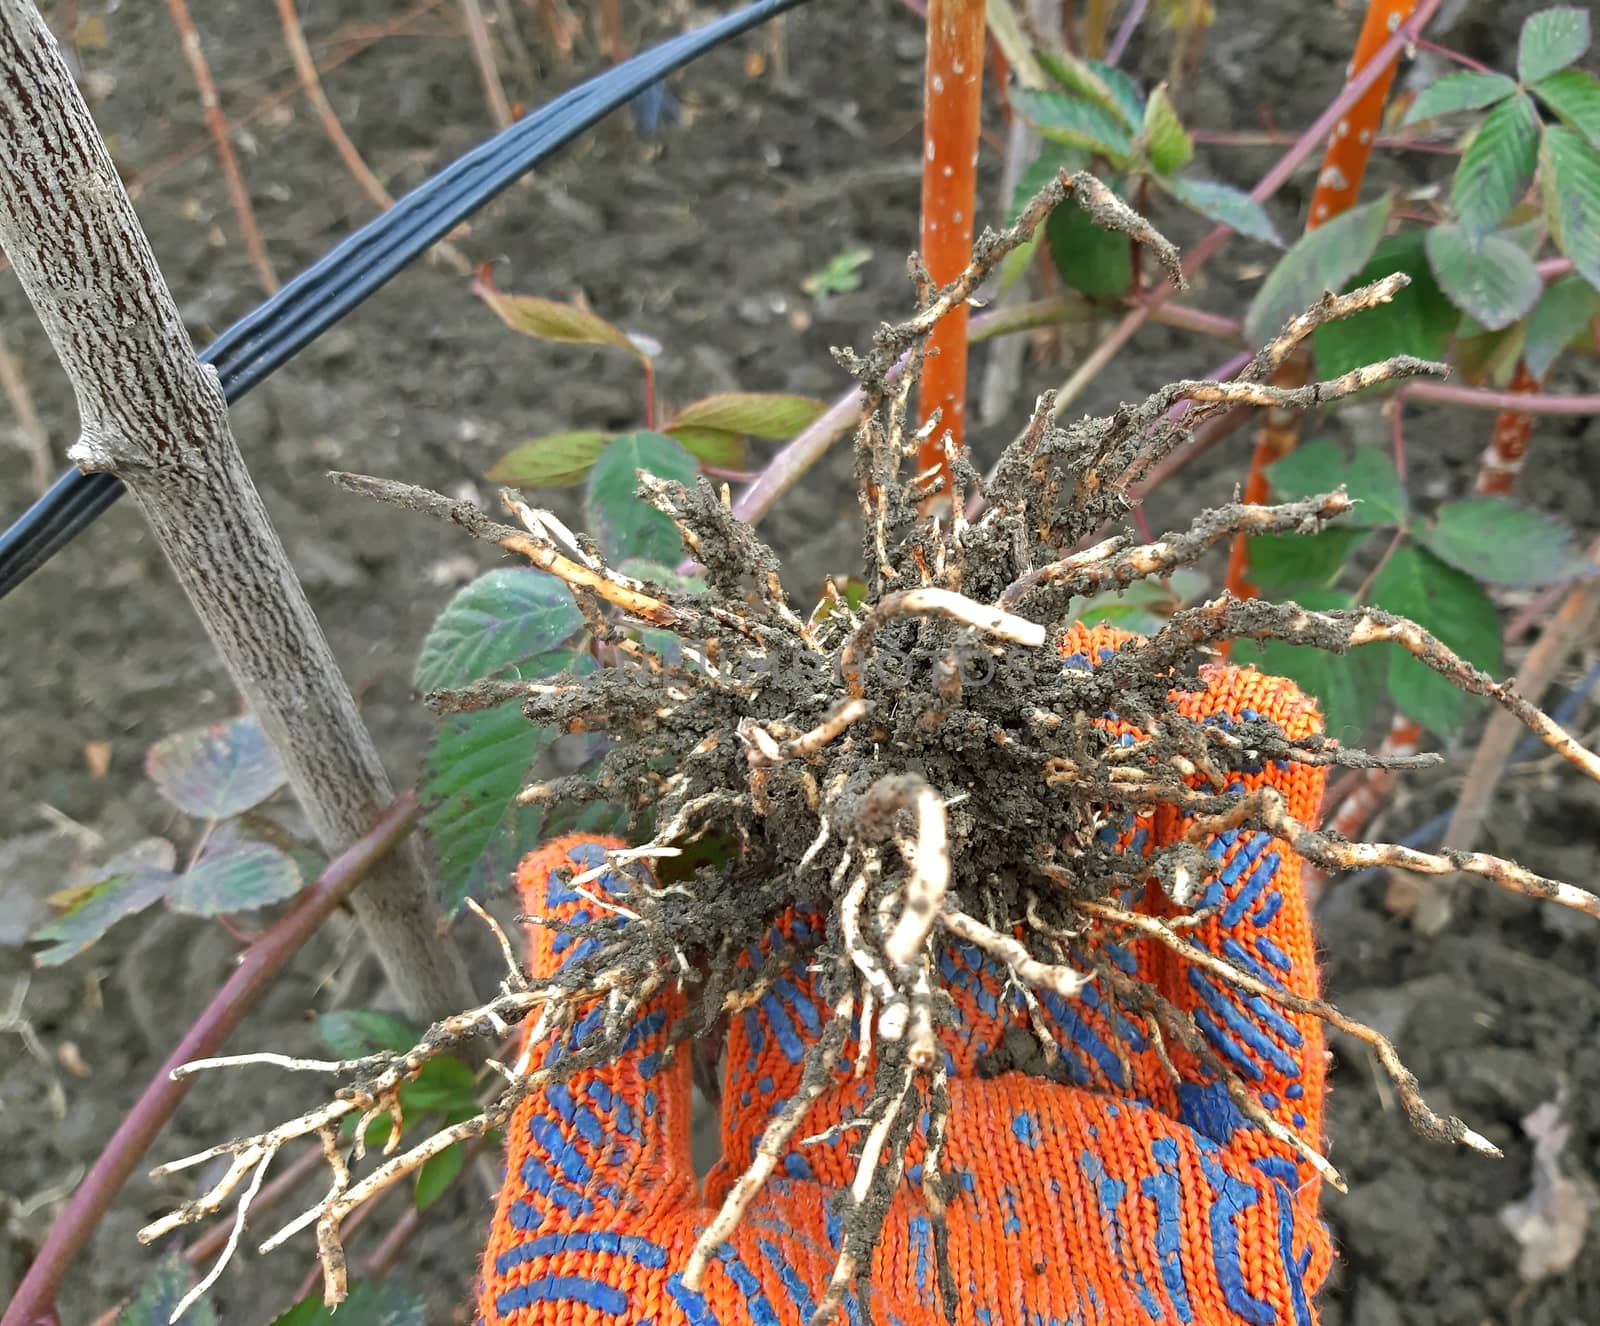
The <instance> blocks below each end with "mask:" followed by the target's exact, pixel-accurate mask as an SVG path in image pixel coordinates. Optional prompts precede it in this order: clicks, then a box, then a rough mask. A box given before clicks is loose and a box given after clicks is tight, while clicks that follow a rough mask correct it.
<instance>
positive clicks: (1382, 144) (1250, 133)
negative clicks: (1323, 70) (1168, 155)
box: [1189, 129, 1461, 157]
mask: <svg viewBox="0 0 1600 1326" xmlns="http://www.w3.org/2000/svg"><path fill="white" fill-rule="evenodd" d="M1189 137H1190V138H1192V139H1194V141H1195V142H1197V143H1205V144H1206V145H1207V146H1209V147H1280V146H1282V145H1283V144H1284V143H1292V142H1294V141H1295V139H1296V138H1297V137H1298V135H1297V134H1294V133H1292V132H1290V131H1289V130H1287V129H1191V130H1189ZM1372 146H1373V147H1374V148H1375V149H1378V150H1382V151H1385V152H1429V153H1432V154H1434V155H1436V156H1450V157H1454V156H1460V155H1461V148H1460V145H1459V144H1458V143H1456V142H1455V141H1454V140H1446V139H1442V138H1406V137H1400V138H1374V139H1373V140H1372Z"/></svg>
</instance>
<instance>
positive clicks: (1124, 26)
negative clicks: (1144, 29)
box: [1106, 0, 1150, 65]
mask: <svg viewBox="0 0 1600 1326" xmlns="http://www.w3.org/2000/svg"><path fill="white" fill-rule="evenodd" d="M1149 8H1150V0H1133V3H1132V4H1131V5H1129V6H1128V12H1127V13H1126V14H1124V15H1123V16H1122V22H1121V23H1120V24H1119V25H1118V27H1117V35H1116V36H1115V37H1113V38H1112V39H1111V45H1110V46H1109V47H1107V49H1106V63H1107V64H1109V65H1118V64H1121V63H1122V56H1123V53H1124V52H1125V51H1127V49H1128V43H1129V42H1130V41H1132V40H1133V34H1134V32H1135V30H1136V29H1137V28H1138V26H1139V24H1140V23H1142V22H1143V21H1144V16H1145V11H1146V10H1147V9H1149Z"/></svg>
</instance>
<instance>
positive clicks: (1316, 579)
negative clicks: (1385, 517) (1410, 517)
mask: <svg viewBox="0 0 1600 1326" xmlns="http://www.w3.org/2000/svg"><path fill="white" fill-rule="evenodd" d="M1371 533H1372V531H1371V530H1369V529H1339V528H1334V529H1325V530H1322V531H1321V532H1320V533H1317V534H1257V535H1255V536H1253V537H1252V538H1250V539H1247V540H1246V544H1247V546H1248V548H1249V553H1250V579H1251V580H1252V581H1253V582H1254V583H1255V584H1256V585H1257V586H1258V587H1259V588H1260V590H1261V592H1262V593H1263V594H1265V595H1266V596H1267V597H1268V598H1281V597H1283V596H1284V595H1288V594H1293V593H1295V592H1297V591H1300V590H1304V589H1328V588H1330V587H1331V586H1332V585H1333V582H1334V581H1335V580H1337V579H1338V578H1339V573H1340V572H1341V571H1342V570H1344V568H1345V564H1346V563H1347V562H1349V560H1350V557H1351V555H1352V554H1353V553H1354V552H1355V550H1356V549H1357V548H1359V547H1360V546H1361V545H1362V544H1363V543H1365V542H1366V541H1367V538H1368V537H1369V536H1370V535H1371Z"/></svg>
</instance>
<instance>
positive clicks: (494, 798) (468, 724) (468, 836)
mask: <svg viewBox="0 0 1600 1326" xmlns="http://www.w3.org/2000/svg"><path fill="white" fill-rule="evenodd" d="M572 662H573V659H572V655H571V654H568V653H565V652H558V653H552V654H546V655H541V656H540V657H539V658H537V659H535V660H532V661H530V662H529V663H527V664H525V665H523V667H522V669H521V673H522V675H523V676H524V677H527V678H534V677H552V676H555V675H556V674H557V673H559V672H561V671H562V669H563V668H565V667H567V666H569V665H571V663H572ZM555 737H556V733H555V731H554V730H553V729H551V728H547V727H541V726H539V725H537V724H534V723H530V722H529V721H528V720H527V719H526V718H525V717H523V714H522V706H521V705H520V704H518V703H517V702H516V701H512V702H511V703H509V704H503V705H497V706H496V707H495V708H493V709H484V710H480V711H478V712H476V713H467V714H452V715H450V716H449V717H447V718H446V719H445V720H444V721H443V722H442V723H441V724H440V725H439V730H438V731H437V732H436V733H435V734H434V737H433V741H432V742H431V743H430V744H429V746H428V753H427V755H426V756H425V757H424V758H423V762H422V778H421V786H420V788H419V792H420V795H421V799H422V808H423V813H424V814H425V816H426V820H425V827H426V829H427V834H428V841H429V844H430V845H431V847H432V849H433V855H434V859H435V862H436V863H437V866H438V870H439V878H440V883H441V884H442V886H443V900H444V906H445V910H446V913H447V914H454V912H455V911H456V910H457V909H458V908H459V907H460V906H461V904H462V903H463V902H464V901H465V900H466V899H467V898H469V897H483V896H485V895H486V894H489V893H494V892H498V891H499V890H500V889H503V888H504V887H505V886H506V885H507V883H508V882H509V881H510V879H511V875H512V872H513V871H514V870H515V869H516V867H517V862H518V861H520V860H521V859H522V858H523V857H524V856H526V855H527V854H528V853H529V852H531V851H532V850H533V849H534V848H535V847H536V846H538V844H539V833H540V830H541V828H542V827H543V825H544V814H543V812H542V810H541V809H540V808H539V807H538V806H519V805H517V804H516V795H517V793H518V792H520V791H521V790H522V788H523V786H524V784H525V783H526V782H527V781H528V774H529V771H530V770H531V769H532V768H533V763H534V761H535V760H536V759H537V758H538V757H539V754H540V752H541V751H543V750H544V748H545V747H546V746H548V745H549V744H550V743H551V742H552V741H554V740H555Z"/></svg>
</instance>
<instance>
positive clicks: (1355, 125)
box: [1306, 0, 1417, 230]
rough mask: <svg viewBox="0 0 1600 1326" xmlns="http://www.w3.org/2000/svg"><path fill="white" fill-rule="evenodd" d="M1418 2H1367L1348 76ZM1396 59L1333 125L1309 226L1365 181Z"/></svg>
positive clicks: (1345, 204) (1339, 208)
mask: <svg viewBox="0 0 1600 1326" xmlns="http://www.w3.org/2000/svg"><path fill="white" fill-rule="evenodd" d="M1416 7H1417V0H1372V3H1370V4H1369V5H1368V6H1367V16H1366V19H1365V20H1364V21H1363V22H1362V24H1361V35H1360V36H1359V37H1358V38H1356V53H1355V56H1354V57H1353V58H1352V59H1351V61H1350V67H1349V68H1348V69H1347V70H1346V71H1345V78H1346V79H1349V78H1351V77H1353V76H1354V75H1355V74H1358V73H1360V72H1361V70H1362V69H1364V68H1365V67H1366V66H1367V63H1368V62H1369V61H1370V60H1371V59H1372V58H1373V57H1374V56H1375V55H1377V53H1378V51H1379V50H1380V49H1381V48H1382V46H1383V44H1384V42H1386V41H1388V40H1389V38H1390V37H1392V36H1394V34H1395V33H1396V32H1398V31H1399V30H1400V25H1401V24H1402V23H1404V22H1405V21H1406V20H1407V19H1408V18H1410V17H1411V11H1412V10H1413V9H1415V8H1416ZM1397 63H1398V62H1396V63H1395V64H1391V65H1390V66H1389V67H1388V68H1387V69H1385V70H1384V71H1383V73H1381V74H1379V75H1378V77H1377V79H1376V80H1374V82H1373V84H1372V86H1371V87H1369V88H1368V89H1367V90H1366V91H1365V92H1364V93H1363V94H1362V95H1361V99H1360V100H1359V101H1357V102H1356V104H1355V105H1354V106H1352V107H1351V108H1350V113H1349V114H1348V115H1346V116H1345V117H1344V119H1342V120H1340V121H1339V123H1338V124H1336V125H1334V126H1333V133H1332V135H1331V136H1330V137H1329V139H1328V150H1327V152H1326V153H1324V155H1323V158H1322V169H1321V171H1319V172H1318V174H1317V191H1316V192H1315V193H1314V194H1312V195H1311V211H1310V213H1309V215H1307V217H1306V229H1307V230H1315V229H1316V228H1317V227H1318V226H1320V225H1323V224H1324V223H1326V222H1327V221H1330V220H1332V219H1333V218H1334V217H1336V216H1338V215H1339V213H1340V212H1343V211H1345V210H1347V209H1348V208H1349V207H1351V206H1352V205H1353V204H1354V203H1355V200H1356V195H1357V194H1358V193H1360V192H1361V181H1362V178H1363V177H1364V176H1365V175H1366V173H1367V161H1368V159H1369V158H1370V157H1371V156H1372V144H1373V143H1374V142H1375V141H1376V140H1377V137H1378V130H1379V128H1380V127H1381V126H1382V124H1383V107H1384V104H1385V103H1386V102H1387V101H1388V100H1389V89H1390V87H1391V86H1393V84H1394V75H1395V69H1396V66H1397Z"/></svg>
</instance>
